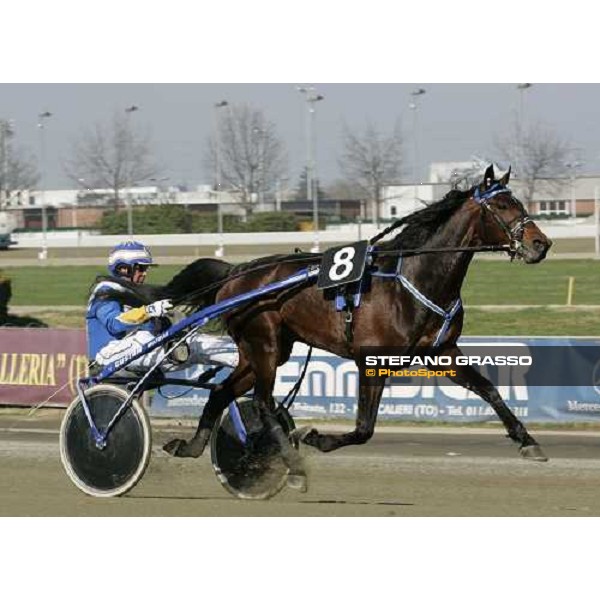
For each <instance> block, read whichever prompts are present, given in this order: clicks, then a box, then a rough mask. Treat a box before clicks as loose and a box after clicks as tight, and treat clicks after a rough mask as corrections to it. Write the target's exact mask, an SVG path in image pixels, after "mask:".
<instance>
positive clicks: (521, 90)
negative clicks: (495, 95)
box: [517, 83, 533, 129]
mask: <svg viewBox="0 0 600 600" xmlns="http://www.w3.org/2000/svg"><path fill="white" fill-rule="evenodd" d="M531 87H533V83H518V84H517V90H519V117H518V118H519V129H520V128H521V127H522V126H523V117H524V112H523V109H524V107H525V101H524V94H525V90H528V89H529V88H531Z"/></svg>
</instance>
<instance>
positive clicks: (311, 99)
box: [296, 86, 325, 252]
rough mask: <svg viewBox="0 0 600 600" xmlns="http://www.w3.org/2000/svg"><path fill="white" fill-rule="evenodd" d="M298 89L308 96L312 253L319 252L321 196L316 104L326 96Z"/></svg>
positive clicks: (309, 90) (309, 200)
mask: <svg viewBox="0 0 600 600" xmlns="http://www.w3.org/2000/svg"><path fill="white" fill-rule="evenodd" d="M296 89H297V90H298V91H299V92H300V93H301V94H305V96H306V105H307V107H308V111H307V116H306V149H307V157H306V199H307V201H308V202H309V204H310V203H311V202H312V206H313V230H314V235H315V241H314V246H313V247H312V248H311V252H319V194H318V185H317V179H316V173H315V147H316V141H315V134H314V123H315V103H317V102H319V101H320V100H323V99H324V98H325V96H322V95H321V94H317V91H316V89H315V88H314V87H313V86H308V87H301V86H297V87H296Z"/></svg>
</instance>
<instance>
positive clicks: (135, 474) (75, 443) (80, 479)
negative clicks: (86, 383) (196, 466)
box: [60, 384, 152, 498]
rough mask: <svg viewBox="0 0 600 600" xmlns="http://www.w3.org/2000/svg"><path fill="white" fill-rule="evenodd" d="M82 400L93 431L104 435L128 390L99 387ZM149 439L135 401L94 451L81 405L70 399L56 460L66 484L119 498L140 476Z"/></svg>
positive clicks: (145, 418)
mask: <svg viewBox="0 0 600 600" xmlns="http://www.w3.org/2000/svg"><path fill="white" fill-rule="evenodd" d="M85 397H86V400H87V402H88V405H89V409H90V413H91V415H92V419H93V421H94V422H95V424H96V427H97V428H98V429H99V430H101V431H104V430H105V428H106V426H107V425H108V423H109V422H110V421H111V419H112V418H113V416H114V415H115V414H116V412H117V411H118V410H119V408H120V407H121V406H122V405H123V403H124V402H125V400H126V398H127V392H126V391H125V390H123V389H121V388H119V387H116V386H114V385H106V384H101V385H97V386H94V387H92V388H90V389H89V390H87V391H86V392H85ZM151 439H152V436H151V431H150V422H149V420H148V415H147V414H146V411H145V410H144V409H143V408H142V407H141V406H140V405H139V404H138V402H137V401H135V400H134V401H133V402H132V403H131V405H130V406H129V408H128V409H127V410H126V411H125V412H124V413H123V414H122V415H121V417H120V418H119V420H118V421H117V422H116V423H115V425H114V427H113V429H112V430H111V431H110V433H109V435H108V437H107V440H106V447H105V448H103V449H99V448H97V446H96V443H95V441H94V439H93V436H92V432H91V428H90V424H89V422H88V419H87V417H86V414H85V410H84V407H83V404H82V402H81V400H80V399H79V398H75V400H73V402H72V403H71V405H70V406H69V408H68V409H67V412H66V413H65V416H64V418H63V421H62V425H61V428H60V457H61V460H62V463H63V466H64V468H65V470H66V472H67V475H68V476H69V477H70V479H71V481H72V482H73V483H74V484H75V485H76V486H77V487H78V488H79V489H80V490H82V491H84V492H85V493H86V494H89V495H90V496H97V497H104V498H106V497H111V496H120V495H122V494H125V493H126V492H128V491H129V490H130V489H131V488H133V486H135V484H136V483H137V482H138V481H139V480H140V479H141V478H142V475H143V474H144V471H145V470H146V467H147V466H148V461H149V459H150V450H151Z"/></svg>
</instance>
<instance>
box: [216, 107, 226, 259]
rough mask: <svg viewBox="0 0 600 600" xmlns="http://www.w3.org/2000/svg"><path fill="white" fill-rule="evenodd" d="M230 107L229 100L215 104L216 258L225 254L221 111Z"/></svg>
mask: <svg viewBox="0 0 600 600" xmlns="http://www.w3.org/2000/svg"><path fill="white" fill-rule="evenodd" d="M228 105H229V102H227V100H221V101H220V102H216V103H215V192H216V194H217V231H218V234H219V244H218V247H217V249H216V250H215V256H216V257H217V258H222V257H223V256H224V254H225V246H224V238H223V207H222V206H221V175H222V172H221V120H220V116H221V114H220V109H221V108H225V107H226V106H228Z"/></svg>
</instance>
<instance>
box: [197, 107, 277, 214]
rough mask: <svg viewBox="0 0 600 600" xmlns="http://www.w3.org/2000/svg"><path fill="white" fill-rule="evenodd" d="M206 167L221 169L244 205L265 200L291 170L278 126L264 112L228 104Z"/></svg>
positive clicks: (222, 178)
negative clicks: (288, 167) (288, 168)
mask: <svg viewBox="0 0 600 600" xmlns="http://www.w3.org/2000/svg"><path fill="white" fill-rule="evenodd" d="M206 164H207V167H208V168H209V169H210V171H211V174H212V173H216V171H217V169H219V170H220V177H217V176H215V180H216V181H222V182H223V185H224V188H228V189H229V190H231V191H232V192H235V193H237V194H239V196H240V198H241V200H242V202H244V203H251V202H253V201H256V200H258V201H259V202H260V201H262V200H263V199H264V198H265V197H266V195H268V194H271V193H272V192H273V191H274V190H275V188H276V185H277V181H278V180H279V179H280V178H281V177H282V176H283V175H284V174H285V172H286V169H287V156H286V152H285V149H284V146H283V143H282V142H281V140H280V139H279V136H278V134H277V130H276V127H275V125H274V124H273V123H272V122H271V121H269V120H267V118H266V117H265V115H264V113H263V112H262V111H261V110H260V109H256V108H252V107H250V106H248V105H228V106H227V110H226V111H224V113H223V117H222V118H221V119H219V130H218V131H217V132H216V133H215V134H214V135H213V136H212V137H211V138H210V139H209V142H208V148H207V154H206Z"/></svg>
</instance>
